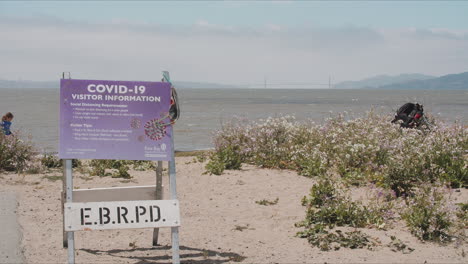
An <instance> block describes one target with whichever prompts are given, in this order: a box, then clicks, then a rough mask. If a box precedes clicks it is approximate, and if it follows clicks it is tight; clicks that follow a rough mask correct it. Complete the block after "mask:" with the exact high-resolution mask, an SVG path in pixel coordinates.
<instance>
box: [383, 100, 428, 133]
mask: <svg viewBox="0 0 468 264" xmlns="http://www.w3.org/2000/svg"><path fill="white" fill-rule="evenodd" d="M400 120H401V121H402V122H401V123H400V126H401V127H405V128H420V127H421V126H423V125H424V126H426V127H427V128H430V125H429V122H427V119H426V117H425V115H424V108H423V106H422V105H420V104H418V103H415V104H413V103H406V104H404V105H403V106H401V107H400V109H398V111H397V113H396V115H395V118H394V119H393V120H392V123H396V122H398V121H400Z"/></svg>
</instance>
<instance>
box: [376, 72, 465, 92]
mask: <svg viewBox="0 0 468 264" xmlns="http://www.w3.org/2000/svg"><path fill="white" fill-rule="evenodd" d="M377 88H378V89H408V90H410V89H428V90H468V72H464V73H458V74H449V75H444V76H441V77H438V78H433V79H427V80H415V81H408V82H401V83H394V84H389V85H383V86H380V87H377Z"/></svg>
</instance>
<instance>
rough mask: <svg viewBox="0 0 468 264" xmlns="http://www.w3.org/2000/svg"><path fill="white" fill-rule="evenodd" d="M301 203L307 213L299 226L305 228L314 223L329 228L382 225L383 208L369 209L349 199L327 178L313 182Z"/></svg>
mask: <svg viewBox="0 0 468 264" xmlns="http://www.w3.org/2000/svg"><path fill="white" fill-rule="evenodd" d="M302 205H303V206H306V207H307V214H306V219H305V220H304V221H303V222H302V223H300V224H299V226H303V227H306V228H310V227H311V226H313V225H316V224H320V225H324V226H329V227H330V228H333V227H334V226H350V227H365V226H370V225H374V226H382V223H384V222H385V217H384V213H385V212H384V211H383V210H371V208H369V207H366V206H363V205H362V204H361V203H360V202H355V201H351V199H350V198H349V197H347V196H345V195H344V194H343V193H342V190H340V189H339V188H338V187H337V185H336V184H335V183H333V182H331V181H330V180H328V179H326V180H320V181H319V182H318V183H317V184H315V185H314V186H313V187H312V188H311V191H310V196H309V198H306V197H304V198H303V199H302Z"/></svg>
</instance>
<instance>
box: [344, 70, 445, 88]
mask: <svg viewBox="0 0 468 264" xmlns="http://www.w3.org/2000/svg"><path fill="white" fill-rule="evenodd" d="M434 78H436V77H435V76H430V75H424V74H419V73H412V74H400V75H396V76H390V75H378V76H375V77H371V78H367V79H364V80H360V81H346V82H341V83H338V84H336V85H335V88H337V89H360V88H377V87H381V86H386V85H391V84H396V83H404V82H408V81H418V80H429V79H434Z"/></svg>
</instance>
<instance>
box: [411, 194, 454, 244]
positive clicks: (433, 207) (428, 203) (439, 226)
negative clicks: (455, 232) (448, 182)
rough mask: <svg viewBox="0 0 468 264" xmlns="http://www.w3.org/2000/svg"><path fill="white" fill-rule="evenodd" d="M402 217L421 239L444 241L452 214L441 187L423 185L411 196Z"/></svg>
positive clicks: (450, 223)
mask: <svg viewBox="0 0 468 264" xmlns="http://www.w3.org/2000/svg"><path fill="white" fill-rule="evenodd" d="M402 218H403V219H404V220H405V221H406V224H407V226H408V227H409V229H410V231H411V233H412V234H414V235H415V236H416V237H418V238H419V239H421V240H430V241H439V242H446V241H448V240H449V238H450V228H451V227H452V225H453V223H454V215H453V212H452V211H451V210H450V208H449V206H448V201H447V200H446V198H445V197H444V191H443V189H442V188H436V187H432V186H430V185H425V186H423V187H421V188H419V189H418V190H417V191H416V192H415V195H414V197H411V199H410V202H409V205H408V207H407V209H406V210H405V211H404V212H403V214H402Z"/></svg>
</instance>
